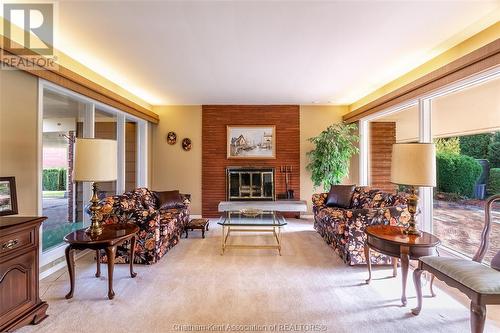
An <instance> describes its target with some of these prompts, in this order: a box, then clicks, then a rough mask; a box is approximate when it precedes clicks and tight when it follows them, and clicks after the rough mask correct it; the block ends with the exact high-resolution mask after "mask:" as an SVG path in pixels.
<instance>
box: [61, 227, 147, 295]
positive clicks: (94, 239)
mask: <svg viewBox="0 0 500 333" xmlns="http://www.w3.org/2000/svg"><path fill="white" fill-rule="evenodd" d="M102 228H103V230H102V234H100V235H97V236H93V235H89V234H87V233H86V232H85V230H86V229H80V230H76V231H73V232H71V233H69V234H67V235H66V236H64V241H65V242H66V243H68V244H69V245H68V247H66V262H67V264H68V271H69V279H70V283H71V289H70V291H69V293H68V294H67V295H66V298H67V299H70V298H72V297H73V292H74V290H75V258H74V252H75V250H84V249H91V250H95V252H96V259H97V272H96V273H95V276H96V277H100V276H101V262H100V259H101V251H100V250H105V251H106V256H107V257H108V298H109V299H113V297H114V296H115V292H114V291H113V271H114V268H115V255H116V247H117V246H118V245H120V244H122V243H123V242H125V241H127V240H129V239H130V276H131V277H132V278H134V277H136V275H137V273H135V272H134V267H133V265H134V250H135V249H134V248H135V239H136V234H137V232H138V231H139V227H138V226H137V225H135V224H132V223H121V224H105V225H103V226H102Z"/></svg>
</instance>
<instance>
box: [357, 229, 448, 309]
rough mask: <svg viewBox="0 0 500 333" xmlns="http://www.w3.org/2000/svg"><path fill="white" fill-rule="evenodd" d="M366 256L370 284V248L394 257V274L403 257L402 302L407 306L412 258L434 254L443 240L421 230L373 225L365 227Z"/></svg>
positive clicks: (394, 274)
mask: <svg viewBox="0 0 500 333" xmlns="http://www.w3.org/2000/svg"><path fill="white" fill-rule="evenodd" d="M365 233H366V237H367V239H366V243H365V257H366V263H367V265H368V280H366V283H367V284H369V283H370V281H371V278H372V265H371V261H370V249H373V250H375V251H377V252H380V253H382V254H385V255H388V256H390V257H392V258H393V260H394V261H393V262H394V271H393V276H396V275H397V259H398V258H399V259H401V272H402V280H403V281H402V282H403V290H402V294H401V303H403V306H406V304H407V301H406V280H407V279H408V267H409V262H410V259H412V260H418V258H420V257H423V256H428V255H433V254H435V253H436V252H437V250H436V246H438V245H439V243H440V242H441V241H440V240H439V238H437V237H436V236H434V235H432V234H429V233H427V232H421V235H406V234H405V233H404V228H403V227H398V226H390V225H372V226H368V227H366V229H365ZM433 282H434V276H433V277H432V279H431V283H430V288H431V292H432V295H433V296H434V295H435V294H434V291H433V289H432V283H433Z"/></svg>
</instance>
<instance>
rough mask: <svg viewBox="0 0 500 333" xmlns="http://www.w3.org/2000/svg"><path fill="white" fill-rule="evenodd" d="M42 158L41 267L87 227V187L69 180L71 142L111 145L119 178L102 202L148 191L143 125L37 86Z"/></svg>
mask: <svg viewBox="0 0 500 333" xmlns="http://www.w3.org/2000/svg"><path fill="white" fill-rule="evenodd" d="M39 105H40V106H41V110H40V123H41V124H42V126H41V133H40V135H41V142H42V147H41V153H40V155H41V158H40V182H41V183H42V188H43V191H42V193H40V198H41V200H40V201H41V205H40V206H41V209H40V214H42V215H44V216H47V217H48V219H47V221H46V222H45V223H44V224H43V226H42V250H43V256H42V266H43V265H46V264H49V263H51V262H53V261H54V260H57V259H58V258H60V257H61V256H62V255H63V254H64V253H63V247H62V246H61V245H63V237H64V236H65V235H66V234H67V233H69V232H71V231H72V230H76V229H80V228H83V227H86V226H87V225H88V223H89V216H88V214H87V213H85V206H86V205H87V204H88V201H89V200H90V196H91V183H89V182H77V183H75V182H74V181H73V179H72V171H73V159H74V142H75V139H76V138H101V139H110V140H116V141H117V146H118V152H117V154H118V155H117V160H118V177H117V180H116V181H112V182H105V183H100V184H99V189H100V192H99V197H100V198H104V197H106V196H111V195H115V194H121V193H123V192H125V191H130V190H133V189H134V188H136V187H138V186H147V182H146V179H147V174H146V170H147V149H146V144H147V141H146V138H147V128H148V127H147V122H146V121H144V120H142V119H139V118H136V117H134V116H131V115H128V114H126V113H124V112H122V111H120V110H117V109H114V108H112V107H110V106H108V105H103V104H101V103H98V102H95V101H93V100H91V99H89V98H87V97H85V96H82V95H79V94H77V93H74V92H72V91H69V90H67V89H64V88H61V87H58V86H56V85H54V84H52V83H48V82H45V81H41V82H40V104H39Z"/></svg>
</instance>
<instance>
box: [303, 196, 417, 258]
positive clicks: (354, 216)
mask: <svg viewBox="0 0 500 333" xmlns="http://www.w3.org/2000/svg"><path fill="white" fill-rule="evenodd" d="M327 196H328V193H317V194H313V196H312V201H313V212H314V228H315V229H316V231H318V233H319V234H320V235H321V236H322V237H323V239H324V240H325V241H326V243H327V244H328V245H330V246H331V247H332V248H333V249H334V250H335V252H337V253H338V254H339V255H340V257H341V258H342V260H343V261H344V262H345V263H346V264H349V265H359V264H366V259H365V254H364V245H365V241H366V235H365V232H364V230H365V227H366V226H368V225H374V224H390V225H401V226H406V225H407V224H408V221H409V219H410V214H409V212H408V209H407V207H406V201H407V194H405V193H398V194H391V193H387V192H382V191H380V190H376V189H370V188H368V187H356V188H355V189H354V192H353V196H352V199H351V204H350V206H349V208H347V209H344V208H337V207H328V206H326V205H325V202H326V198H327ZM371 262H372V264H389V263H391V259H390V258H389V257H388V256H386V255H383V254H380V253H377V252H375V251H371Z"/></svg>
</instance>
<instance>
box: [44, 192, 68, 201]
mask: <svg viewBox="0 0 500 333" xmlns="http://www.w3.org/2000/svg"><path fill="white" fill-rule="evenodd" d="M65 193H66V191H43V197H44V198H61V199H62V198H64V194H65Z"/></svg>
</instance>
